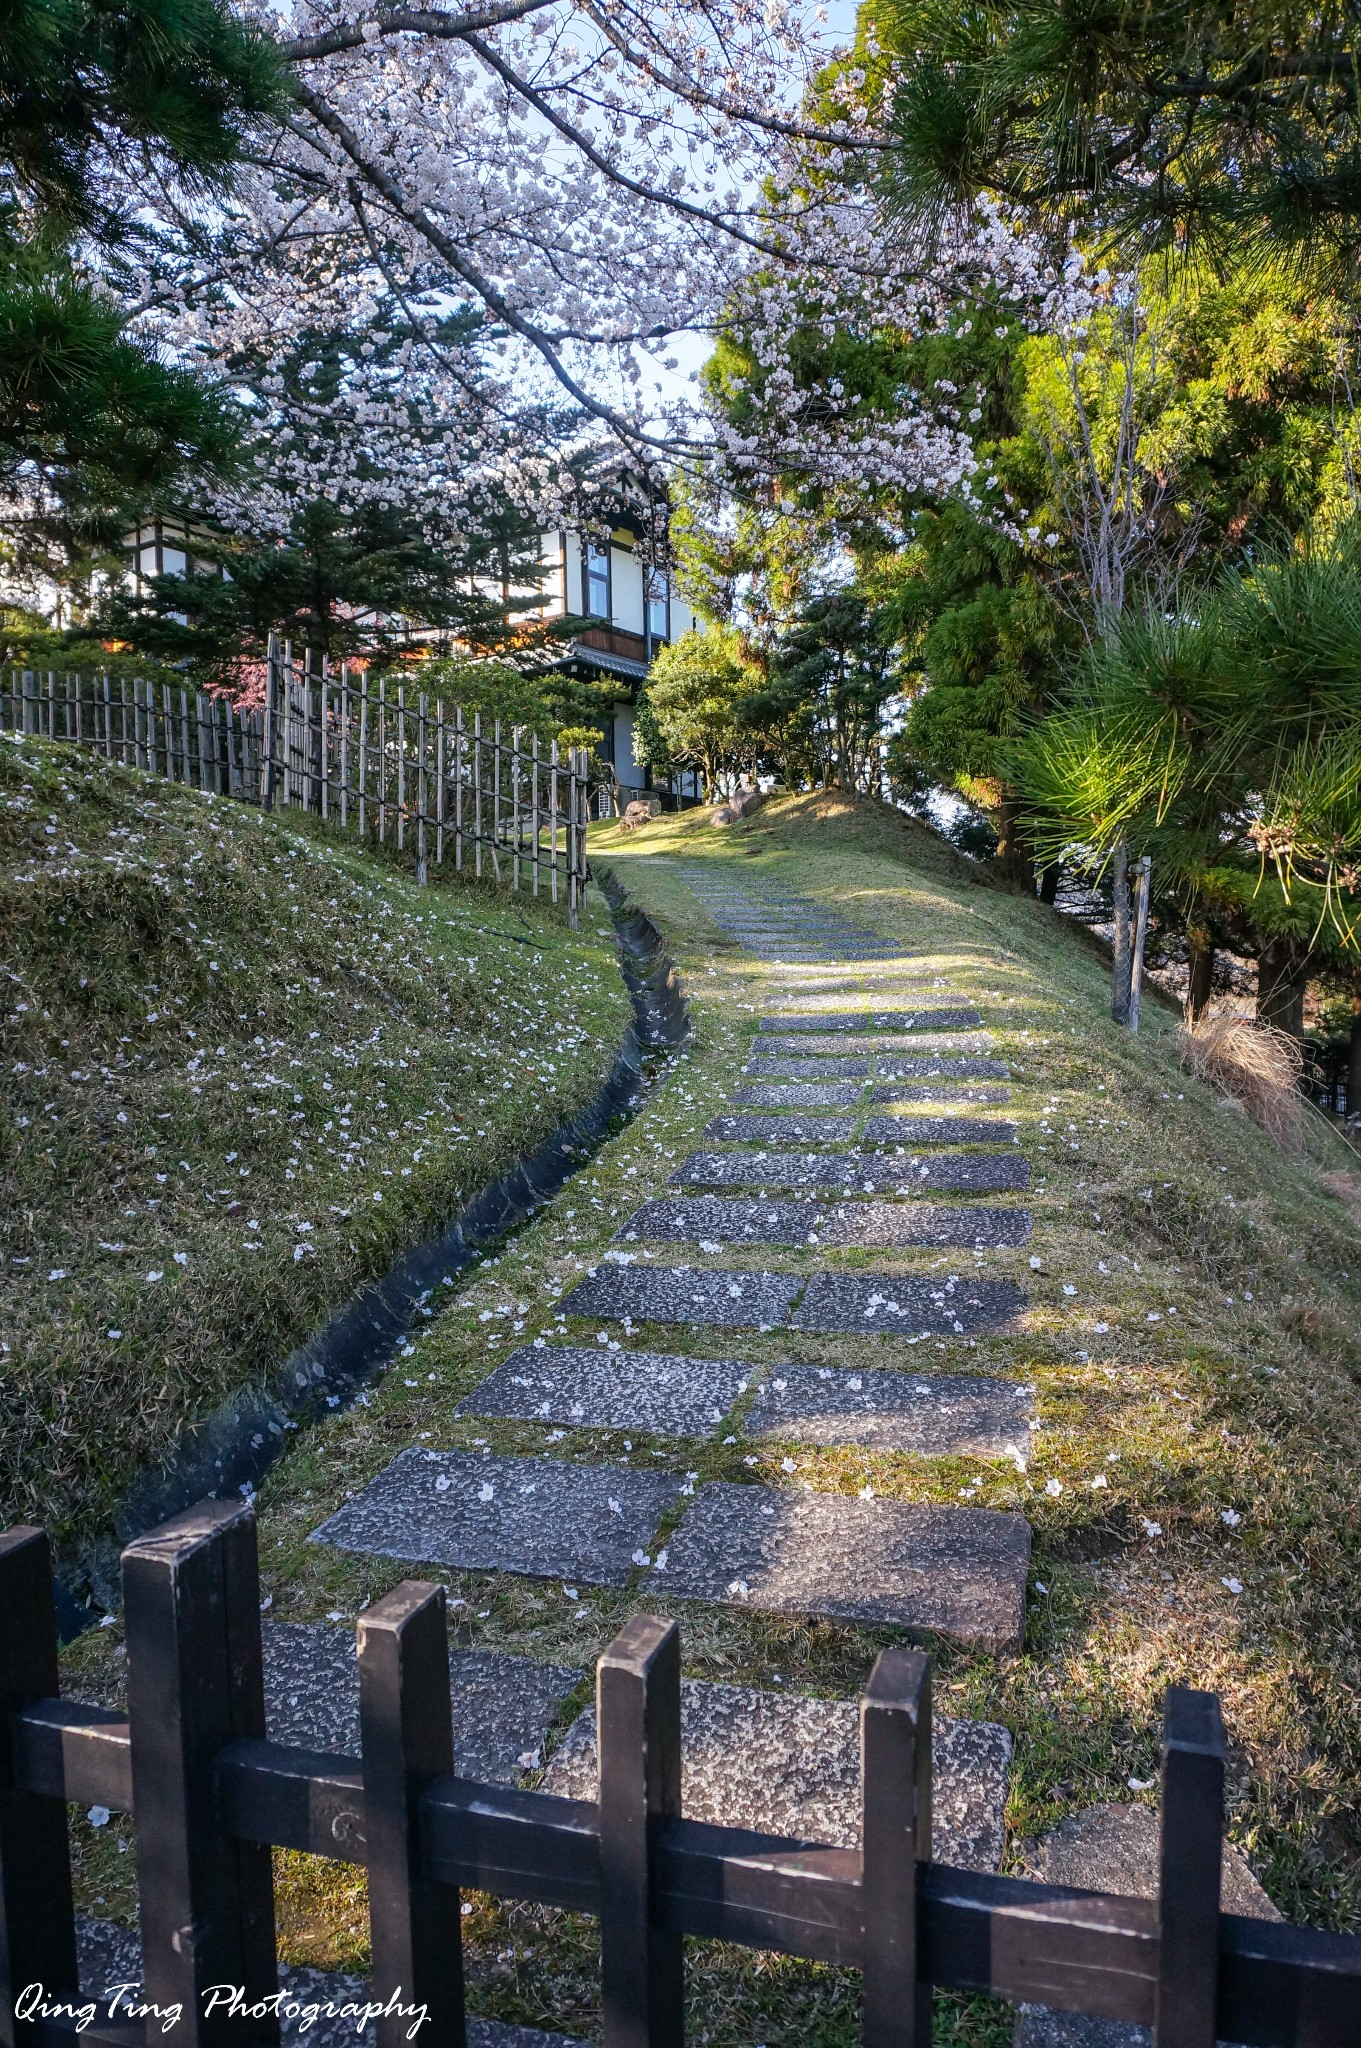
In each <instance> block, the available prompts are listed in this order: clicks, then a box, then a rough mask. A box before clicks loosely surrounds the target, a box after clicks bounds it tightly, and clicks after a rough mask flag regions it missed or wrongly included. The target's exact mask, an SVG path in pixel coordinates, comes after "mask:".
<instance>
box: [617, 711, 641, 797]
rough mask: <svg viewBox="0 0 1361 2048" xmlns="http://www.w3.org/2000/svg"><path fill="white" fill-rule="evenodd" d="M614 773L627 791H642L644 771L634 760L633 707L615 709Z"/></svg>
mask: <svg viewBox="0 0 1361 2048" xmlns="http://www.w3.org/2000/svg"><path fill="white" fill-rule="evenodd" d="M614 772H615V774H616V775H617V776H618V777H619V780H620V782H621V783H622V784H623V785H624V787H625V789H641V788H642V787H643V779H644V771H643V768H642V766H641V764H640V763H639V762H637V761H635V760H634V758H633V706H632V705H631V704H616V705H615V707H614Z"/></svg>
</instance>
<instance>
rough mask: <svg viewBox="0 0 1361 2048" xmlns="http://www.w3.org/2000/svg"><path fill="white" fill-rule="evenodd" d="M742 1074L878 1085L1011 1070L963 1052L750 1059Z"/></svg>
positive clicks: (978, 1077) (998, 1075) (985, 1076)
mask: <svg viewBox="0 0 1361 2048" xmlns="http://www.w3.org/2000/svg"><path fill="white" fill-rule="evenodd" d="M742 1072H743V1073H744V1074H751V1075H753V1076H755V1077H756V1078H758V1079H760V1080H766V1081H866V1080H869V1079H870V1078H871V1076H873V1078H874V1079H876V1080H878V1081H880V1082H883V1081H907V1080H926V1079H930V1078H935V1079H941V1080H952V1081H960V1080H962V1081H1006V1080H1009V1079H1010V1078H1011V1070H1010V1068H1009V1067H1008V1066H1007V1065H1006V1063H1005V1061H1003V1060H995V1059H990V1058H987V1057H985V1056H984V1055H981V1054H978V1053H964V1054H961V1055H959V1056H958V1057H955V1056H953V1055H949V1054H945V1053H926V1054H923V1055H922V1056H921V1057H920V1058H913V1059H903V1058H900V1057H898V1056H897V1055H889V1054H879V1055H877V1056H876V1057H874V1058H870V1057H869V1056H868V1055H866V1056H864V1057H862V1058H858V1059H857V1058H847V1059H839V1058H838V1059H782V1058H772V1059H750V1060H748V1061H747V1063H746V1065H745V1066H744V1067H743V1069H742ZM878 1099H882V1098H878Z"/></svg>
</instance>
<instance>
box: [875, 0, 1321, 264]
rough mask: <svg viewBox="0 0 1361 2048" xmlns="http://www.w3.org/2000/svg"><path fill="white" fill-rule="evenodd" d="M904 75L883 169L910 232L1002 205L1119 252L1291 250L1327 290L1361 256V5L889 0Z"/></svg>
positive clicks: (1208, 255)
mask: <svg viewBox="0 0 1361 2048" xmlns="http://www.w3.org/2000/svg"><path fill="white" fill-rule="evenodd" d="M867 12H869V13H870V14H872V18H873V26H874V33H875V39H876V42H877V45H878V47H879V49H880V50H881V51H882V52H883V56H882V57H881V58H880V59H879V60H878V62H879V63H880V64H881V65H882V64H883V63H884V62H885V61H887V60H893V59H897V60H899V61H900V62H901V64H902V67H903V70H902V76H901V83H899V84H898V86H897V89H896V92H895V95H894V103H893V111H892V115H891V117H890V124H889V126H890V134H891V136H892V138H893V139H894V141H895V142H896V145H897V147H896V151H895V152H894V153H893V154H892V155H891V156H890V157H889V158H888V159H887V161H886V164H885V168H884V172H883V177H884V183H885V188H886V193H887V197H888V199H889V202H890V204H891V205H893V206H895V207H896V209H897V211H898V213H899V215H900V217H901V218H902V220H903V222H904V225H905V226H910V227H911V228H912V229H914V230H916V231H921V230H922V229H927V230H934V229H936V228H938V227H939V226H941V225H942V224H943V223H944V221H945V220H946V219H947V217H948V216H949V214H950V212H951V210H952V209H958V208H960V207H962V206H966V205H968V204H969V203H971V202H972V201H974V200H976V199H978V198H980V197H991V198H995V199H1000V200H1002V201H1004V202H1006V203H1007V204H1008V205H1011V206H1019V207H1021V208H1023V209H1025V210H1026V211H1027V212H1028V213H1029V214H1031V215H1032V216H1039V217H1041V218H1043V217H1048V219H1049V220H1051V221H1053V222H1055V223H1060V222H1062V223H1066V222H1069V221H1077V222H1079V223H1080V224H1082V225H1083V226H1084V227H1086V228H1087V229H1088V230H1089V231H1095V232H1096V233H1097V235H1098V236H1099V238H1100V239H1101V240H1102V241H1103V243H1104V244H1105V245H1107V246H1110V247H1115V248H1118V249H1119V251H1120V252H1121V257H1122V260H1127V259H1128V256H1129V255H1130V253H1131V252H1133V251H1136V250H1140V249H1143V250H1148V249H1164V250H1168V251H1172V252H1174V253H1175V254H1177V255H1178V256H1187V257H1190V258H1191V259H1193V260H1194V261H1195V262H1196V263H1198V264H1200V265H1203V266H1204V267H1205V268H1206V269H1207V270H1211V271H1212V270H1213V269H1214V268H1215V267H1217V266H1223V265H1228V264H1238V263H1241V262H1242V261H1244V260H1245V259H1247V260H1249V261H1252V260H1261V259H1264V258H1266V259H1272V260H1275V259H1277V258H1279V257H1281V256H1282V255H1284V256H1285V257H1286V258H1287V259H1288V260H1290V261H1291V262H1293V263H1294V264H1295V265H1296V267H1297V268H1298V270H1300V271H1301V272H1305V271H1307V272H1308V274H1309V275H1310V276H1311V277H1312V278H1313V279H1314V280H1315V281H1316V282H1318V283H1321V284H1323V285H1325V286H1326V287H1327V288H1329V289H1339V288H1345V287H1347V286H1349V285H1350V283H1351V282H1352V281H1353V279H1354V278H1355V276H1356V271H1357V258H1358V254H1361V130H1359V129H1358V113H1359V112H1361V109H1359V108H1358V93H1359V92H1361V24H1359V23H1358V17H1357V12H1356V9H1355V7H1354V6H1352V5H1350V4H1349V0H1324V4H1323V5H1321V6H1312V7H1302V6H1289V7H1282V6H1280V5H1279V4H1278V0H1234V4H1232V5H1229V6H1225V5H1222V4H1220V0H1186V4H1182V5H1178V6H1169V5H1165V4H1164V5H1148V4H1146V0H1097V4H1090V0H1079V4H1073V0H1020V4H1015V0H1013V4H1003V5H999V6H986V7H961V6H958V5H956V4H954V0H877V4H876V5H875V6H874V8H873V9H872V10H867Z"/></svg>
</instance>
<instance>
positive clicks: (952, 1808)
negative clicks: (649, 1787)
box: [543, 1678, 1011, 1870]
mask: <svg viewBox="0 0 1361 2048" xmlns="http://www.w3.org/2000/svg"><path fill="white" fill-rule="evenodd" d="M595 1730H596V1720H595V1708H594V1707H587V1708H586V1709H585V1710H584V1712H583V1713H581V1714H580V1715H579V1716H578V1717H577V1719H576V1720H575V1721H574V1722H573V1723H572V1725H571V1727H570V1728H569V1729H568V1731H567V1735H566V1737H565V1739H564V1741H563V1745H562V1747H561V1749H560V1750H559V1751H558V1753H557V1755H556V1756H555V1757H554V1758H553V1761H552V1763H551V1764H550V1765H549V1767H548V1770H547V1773H546V1774H545V1777H544V1780H543V1790H544V1791H545V1792H552V1793H556V1794H557V1796H558V1797H559V1798H561V1799H594V1798H595V1797H596V1782H597V1765H596V1734H595ZM931 1763H932V1777H931V1819H932V1839H931V1849H932V1855H933V1856H934V1858H935V1860H936V1861H937V1862H938V1863H950V1864H953V1865H954V1867H955V1868H956V1869H960V1870H996V1868H997V1866H998V1864H999V1863H1000V1862H1001V1860H1002V1815H1003V1809H1004V1808H1005V1805H1006V1797H1007V1779H1008V1777H1009V1775H1010V1771H1011V1735H1010V1733H1009V1732H1008V1730H1007V1729H1005V1728H1001V1727H999V1726H998V1725H997V1723H996V1722H994V1721H953V1720H948V1719H944V1718H941V1719H938V1720H936V1721H934V1722H933V1723H932V1728H931ZM681 1810H682V1812H683V1813H684V1814H685V1816H686V1818H687V1819H689V1820H703V1821H709V1822H711V1823H712V1824H713V1825H714V1826H716V1827H732V1828H752V1829H755V1830H756V1831H757V1832H758V1833H759V1834H763V1835H783V1836H785V1837H787V1838H790V1839H793V1840H795V1841H804V1842H823V1843H827V1844H830V1845H831V1846H833V1847H836V1848H844V1849H858V1848H859V1847H860V1706H859V1702H858V1701H856V1700H813V1699H804V1698H802V1697H801V1696H800V1695H799V1694H797V1693H782V1692H773V1691H772V1692H762V1691H758V1690H757V1689H756V1687H754V1686H748V1685H712V1684H708V1683H706V1682H705V1681H704V1680H703V1679H694V1678H683V1679H682V1680H681Z"/></svg>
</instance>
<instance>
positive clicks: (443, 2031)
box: [358, 1580, 466, 2048]
mask: <svg viewBox="0 0 1361 2048" xmlns="http://www.w3.org/2000/svg"><path fill="white" fill-rule="evenodd" d="M445 1600H446V1596H445V1591H444V1588H443V1586H429V1585H423V1584H422V1583H420V1582H419V1581H418V1580H412V1581H408V1582H406V1583H405V1584H403V1585H400V1586H398V1587H397V1588H396V1589H395V1590H394V1591H393V1592H391V1593H389V1594H388V1595H387V1597H386V1598H385V1599H383V1600H380V1601H379V1602H378V1604H377V1605H376V1606H375V1607H372V1608H370V1609H369V1610H368V1612H367V1613H366V1614H361V1616H360V1617H359V1628H358V1649H359V1724H360V1737H361V1744H362V1750H363V1764H364V1845H365V1848H364V1860H365V1863H366V1864H367V1866H368V1875H369V1932H370V1939H371V1944H372V1958H373V1959H372V1964H371V1972H372V1984H373V1998H374V2002H375V2003H377V2002H378V2001H380V2000H381V2001H387V2000H390V1999H392V2000H399V2001H400V2003H401V2004H402V2005H405V2006H408V2007H410V2006H419V2005H423V2006H424V2007H425V2008H426V2011H427V2014H428V2016H429V2028H430V2031H429V2033H428V2035H427V2034H426V2033H425V2030H424V2027H423V2028H422V2029H421V2037H422V2038H425V2039H428V2040H429V2041H430V2042H431V2043H432V2048H433V2044H438V2048H464V2042H465V2039H466V2034H465V2029H464V2024H463V1949H462V1931H461V1921H460V1914H459V1895H458V1892H457V1890H456V1889H455V1887H454V1886H452V1885H447V1884H439V1883H436V1882H434V1881H432V1880H431V1879H430V1878H428V1877H426V1876H425V1875H424V1874H423V1870H422V1843H421V1810H420V1809H421V1800H422V1798H423V1796H424V1794H425V1792H426V1790H427V1789H428V1788H429V1786H431V1785H432V1784H434V1783H435V1781H436V1780H437V1779H439V1778H444V1777H448V1776H450V1774H451V1773H452V1771H453V1768H454V1754H453V1722H452V1714H451V1708H450V1696H449V1637H448V1631H447V1625H446V1619H445V1613H446V1606H445ZM410 2029H411V2019H410V2017H409V2016H408V2017H404V2016H402V2015H401V2014H400V2013H398V2012H396V2011H394V2012H391V2013H385V2014H383V2015H382V2016H380V2017H379V2019H378V2021H377V2023H376V2035H377V2043H378V2048H404V2044H405V2043H406V2041H407V2040H408V2038H409V2037H410Z"/></svg>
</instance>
